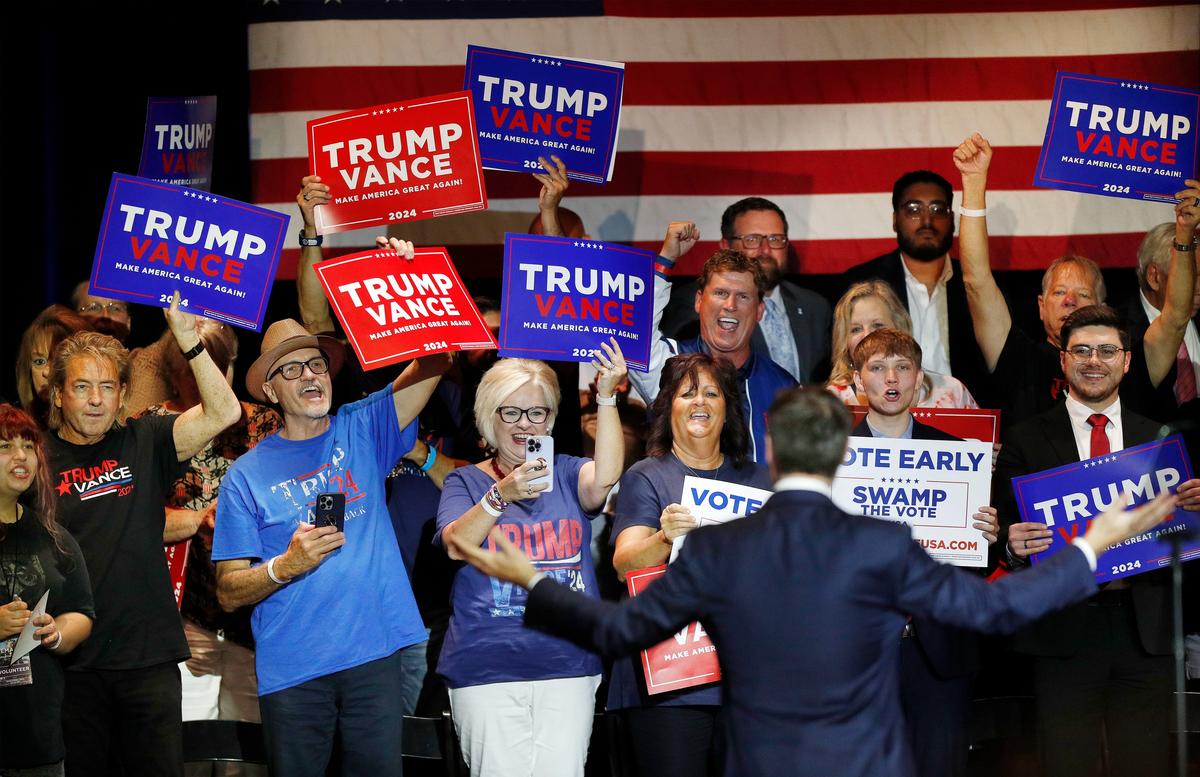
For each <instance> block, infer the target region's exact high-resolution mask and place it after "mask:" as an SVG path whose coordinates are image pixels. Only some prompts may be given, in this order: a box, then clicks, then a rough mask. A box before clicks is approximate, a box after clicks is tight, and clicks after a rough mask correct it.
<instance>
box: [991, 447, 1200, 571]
mask: <svg viewBox="0 0 1200 777" xmlns="http://www.w3.org/2000/svg"><path fill="white" fill-rule="evenodd" d="M1191 478H1192V470H1191V465H1190V461H1189V459H1188V453H1187V449H1186V448H1185V447H1184V445H1183V438H1182V437H1180V436H1179V435H1178V434H1173V435H1171V436H1170V437H1165V438H1163V439H1161V440H1156V441H1155V442H1149V443H1146V444H1145V445H1137V446H1134V447H1132V448H1126V449H1125V450H1123V451H1118V452H1116V453H1110V454H1108V455H1105V456H1097V457H1096V458H1094V459H1088V460H1086V461H1079V462H1076V463H1074V464H1067V465H1065V466H1062V467H1056V468H1055V469H1048V470H1046V471H1045V472H1038V473H1035V474H1032V475H1023V476H1021V477H1016V478H1013V480H1012V483H1013V493H1014V494H1015V495H1016V497H1017V507H1018V509H1019V510H1020V513H1021V520H1023V521H1036V522H1038V523H1044V524H1046V525H1047V526H1048V527H1050V528H1051V529H1053V530H1054V534H1053V537H1052V543H1051V545H1050V547H1049V549H1047V550H1046V551H1045V552H1043V553H1039V554H1036V555H1034V556H1032V557H1031V558H1032V560H1033V561H1034V563H1037V562H1038V561H1040V560H1042V558H1044V557H1047V556H1052V555H1054V554H1055V553H1057V552H1059V551H1060V550H1063V549H1064V548H1066V547H1067V545H1068V544H1070V542H1071V540H1073V539H1075V538H1076V537H1082V536H1083V534H1084V533H1085V532H1086V531H1087V527H1088V525H1089V524H1090V522H1091V519H1092V518H1093V517H1094V516H1096V515H1099V514H1100V513H1101V512H1103V511H1104V509H1105V508H1106V507H1108V506H1109V505H1111V504H1112V503H1113V502H1114V501H1115V500H1116V499H1117V498H1118V497H1119V496H1120V495H1121V494H1123V493H1124V494H1128V495H1129V497H1130V500H1129V503H1130V506H1131V507H1132V506H1136V505H1139V504H1144V503H1146V502H1149V501H1150V500H1151V499H1153V498H1154V497H1156V496H1158V495H1159V494H1161V493H1163V492H1164V491H1168V492H1170V493H1175V489H1176V488H1177V487H1178V486H1179V484H1180V483H1184V482H1186V481H1188V480H1191ZM1198 524H1200V515H1198V514H1197V513H1191V512H1188V511H1186V510H1179V509H1177V510H1175V514H1174V515H1173V516H1171V517H1170V518H1168V519H1167V520H1166V521H1165V522H1164V523H1161V524H1159V525H1158V526H1157V527H1155V528H1154V529H1152V530H1151V531H1149V532H1146V533H1145V534H1140V535H1138V536H1137V537H1132V538H1130V539H1128V540H1126V541H1125V542H1123V543H1121V544H1120V545H1117V546H1114V547H1113V548H1111V549H1109V551H1108V552H1107V553H1105V554H1104V556H1103V557H1102V558H1101V559H1100V565H1099V568H1098V569H1097V570H1096V582H1098V583H1105V582H1108V581H1109V580H1116V579H1117V578H1120V577H1129V576H1130V575H1137V574H1141V573H1142V572H1152V571H1154V570H1155V569H1160V568H1162V567H1164V566H1166V565H1167V564H1169V563H1170V560H1171V545H1170V542H1169V541H1168V540H1167V539H1166V538H1168V537H1170V535H1172V534H1176V533H1179V532H1183V531H1185V530H1187V529H1189V528H1191V529H1193V530H1194V529H1195V528H1196V527H1197V525H1198ZM1181 551H1182V554H1183V559H1184V560H1185V561H1186V560H1189V559H1193V558H1196V557H1198V556H1200V539H1196V538H1195V537H1193V538H1192V539H1190V540H1185V541H1184V543H1183V545H1182V546H1181Z"/></svg>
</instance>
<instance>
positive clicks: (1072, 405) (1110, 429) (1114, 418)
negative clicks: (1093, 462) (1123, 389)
mask: <svg viewBox="0 0 1200 777" xmlns="http://www.w3.org/2000/svg"><path fill="white" fill-rule="evenodd" d="M1066 403H1067V416H1068V417H1069V418H1070V419H1071V434H1073V435H1075V447H1076V448H1077V449H1078V450H1079V460H1080V461H1083V460H1084V459H1090V458H1091V457H1092V425H1091V424H1090V423H1088V417H1089V416H1091V415H1093V414H1094V413H1101V414H1102V415H1106V416H1108V424H1107V425H1106V426H1105V427H1104V433H1105V434H1106V435H1108V449H1109V450H1110V451H1111V452H1113V453H1116V452H1117V451H1119V450H1123V449H1124V448H1125V434H1124V432H1123V431H1122V430H1121V397H1119V396H1118V397H1117V398H1116V399H1114V400H1113V403H1112V404H1111V405H1109V406H1108V407H1106V408H1104V409H1103V410H1092V409H1091V408H1090V407H1088V406H1087V405H1085V404H1083V403H1082V402H1080V401H1079V400H1077V399H1075V398H1074V397H1072V396H1071V395H1070V394H1067V400H1066Z"/></svg>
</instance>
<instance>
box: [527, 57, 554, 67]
mask: <svg viewBox="0 0 1200 777" xmlns="http://www.w3.org/2000/svg"><path fill="white" fill-rule="evenodd" d="M529 61H530V62H536V63H537V64H539V65H556V66H558V67H562V63H561V62H559V61H558V60H556V59H543V58H541V57H530V58H529Z"/></svg>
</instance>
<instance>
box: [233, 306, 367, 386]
mask: <svg viewBox="0 0 1200 777" xmlns="http://www.w3.org/2000/svg"><path fill="white" fill-rule="evenodd" d="M301 348H316V349H318V350H319V351H321V353H323V354H325V358H326V359H328V360H329V377H330V378H331V379H332V378H333V377H334V376H335V375H337V373H338V370H340V369H341V368H342V362H343V361H344V359H345V356H346V354H345V350H344V349H343V348H342V344H341V343H339V342H338V341H337V340H335V339H334V338H332V337H329V336H328V335H314V334H309V331H308V330H307V329H305V328H304V326H303V325H302V324H301V323H300V322H299V321H297V320H296V319H294V318H285V319H283V320H281V321H276V322H275V323H274V324H271V325H270V326H269V327H267V331H266V334H264V335H263V339H262V345H261V346H260V348H259V357H258V358H257V359H255V360H254V363H253V364H251V365H250V369H249V371H248V372H247V373H246V390H247V391H249V392H250V396H252V397H254V398H255V399H257V400H258V401H259V402H268V401H270V400H268V399H267V395H266V394H264V393H263V390H262V387H263V384H264V383H266V382H267V375H269V374H270V373H271V370H273V369H275V365H276V364H277V363H278V362H279V360H280V359H282V358H283V357H284V356H287V355H288V354H289V353H292V352H293V351H298V350H300V349H301Z"/></svg>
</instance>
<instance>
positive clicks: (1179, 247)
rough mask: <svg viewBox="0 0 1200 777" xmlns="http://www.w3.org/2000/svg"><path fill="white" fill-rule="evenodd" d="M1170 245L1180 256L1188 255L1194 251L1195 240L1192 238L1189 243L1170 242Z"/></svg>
mask: <svg viewBox="0 0 1200 777" xmlns="http://www.w3.org/2000/svg"><path fill="white" fill-rule="evenodd" d="M1171 245H1172V246H1174V247H1175V250H1176V251H1178V252H1179V253H1181V254H1190V253H1191V252H1192V251H1195V250H1196V238H1192V242H1191V243H1180V242H1179V241H1177V240H1172V241H1171Z"/></svg>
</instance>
